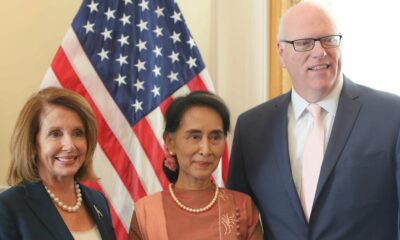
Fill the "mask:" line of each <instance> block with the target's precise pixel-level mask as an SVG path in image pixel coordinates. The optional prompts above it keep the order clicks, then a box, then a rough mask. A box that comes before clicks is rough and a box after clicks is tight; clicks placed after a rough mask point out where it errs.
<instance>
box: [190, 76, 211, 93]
mask: <svg viewBox="0 0 400 240" xmlns="http://www.w3.org/2000/svg"><path fill="white" fill-rule="evenodd" d="M187 85H188V87H189V89H190V91H196V90H203V91H208V89H207V86H206V85H205V84H204V82H203V80H202V79H201V78H200V76H199V75H196V76H195V77H194V78H193V79H192V80H190V81H189V82H188V84H187Z"/></svg>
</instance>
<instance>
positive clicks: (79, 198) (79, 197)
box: [44, 183, 82, 212]
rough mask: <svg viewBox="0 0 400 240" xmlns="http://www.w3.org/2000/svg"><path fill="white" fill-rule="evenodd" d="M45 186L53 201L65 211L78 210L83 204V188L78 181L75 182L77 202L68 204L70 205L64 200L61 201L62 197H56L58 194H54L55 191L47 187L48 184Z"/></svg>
mask: <svg viewBox="0 0 400 240" xmlns="http://www.w3.org/2000/svg"><path fill="white" fill-rule="evenodd" d="M44 188H45V189H46V191H47V193H48V194H49V196H50V198H51V200H53V202H54V203H55V204H56V205H57V206H59V207H60V208H61V209H62V210H64V211H67V212H77V211H78V210H79V208H80V207H81V205H82V194H81V189H80V188H79V184H78V183H75V192H76V197H77V199H76V204H75V205H74V206H68V205H66V204H64V203H63V202H61V201H60V199H59V198H58V197H56V195H54V193H53V192H52V191H50V189H48V188H47V187H46V185H44Z"/></svg>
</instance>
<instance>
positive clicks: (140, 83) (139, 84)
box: [133, 78, 144, 92]
mask: <svg viewBox="0 0 400 240" xmlns="http://www.w3.org/2000/svg"><path fill="white" fill-rule="evenodd" d="M143 83H144V81H140V79H139V78H138V79H136V83H135V84H133V86H135V88H136V92H139V91H140V90H144V87H143Z"/></svg>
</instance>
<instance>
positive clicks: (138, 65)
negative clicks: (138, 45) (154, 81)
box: [135, 59, 146, 72]
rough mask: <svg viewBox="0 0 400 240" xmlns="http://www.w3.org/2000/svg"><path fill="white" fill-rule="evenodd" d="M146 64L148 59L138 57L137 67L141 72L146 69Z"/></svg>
mask: <svg viewBox="0 0 400 240" xmlns="http://www.w3.org/2000/svg"><path fill="white" fill-rule="evenodd" d="M145 64H146V61H143V62H142V61H140V59H138V61H137V63H136V64H135V67H136V68H137V69H138V70H137V71H138V72H140V71H141V70H146V67H145V66H144V65H145Z"/></svg>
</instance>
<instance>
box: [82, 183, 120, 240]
mask: <svg viewBox="0 0 400 240" xmlns="http://www.w3.org/2000/svg"><path fill="white" fill-rule="evenodd" d="M82 184H84V185H85V186H87V187H90V188H92V189H94V190H97V191H99V192H101V193H102V194H103V195H104V196H106V194H105V193H104V191H103V189H102V187H101V186H100V185H99V184H98V183H97V182H94V181H85V182H82ZM108 206H109V207H110V212H111V219H112V223H113V226H114V231H115V235H116V236H117V239H118V240H128V232H127V231H126V230H125V228H124V226H123V225H122V222H121V220H120V219H119V217H118V214H117V213H116V212H115V209H114V207H113V206H112V204H111V203H110V201H109V200H108Z"/></svg>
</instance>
